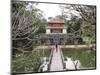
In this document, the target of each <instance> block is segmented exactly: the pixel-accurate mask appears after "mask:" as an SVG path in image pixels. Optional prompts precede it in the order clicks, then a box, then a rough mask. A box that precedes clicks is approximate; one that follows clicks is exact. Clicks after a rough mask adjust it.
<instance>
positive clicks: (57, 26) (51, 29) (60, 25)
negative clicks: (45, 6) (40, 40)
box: [46, 18, 67, 34]
mask: <svg viewBox="0 0 100 75" xmlns="http://www.w3.org/2000/svg"><path fill="white" fill-rule="evenodd" d="M46 34H67V28H66V27H65V25H64V21H63V20H61V19H59V18H53V19H52V20H50V21H49V22H48V26H47V27H46Z"/></svg>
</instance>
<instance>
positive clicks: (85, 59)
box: [62, 48, 96, 68]
mask: <svg viewBox="0 0 100 75" xmlns="http://www.w3.org/2000/svg"><path fill="white" fill-rule="evenodd" d="M62 51H63V54H64V57H66V56H67V57H71V58H72V59H73V60H76V59H78V60H80V62H81V66H82V67H84V68H88V67H96V65H95V64H96V55H95V54H96V52H95V51H91V50H88V49H71V48H69V49H65V48H63V49H62Z"/></svg>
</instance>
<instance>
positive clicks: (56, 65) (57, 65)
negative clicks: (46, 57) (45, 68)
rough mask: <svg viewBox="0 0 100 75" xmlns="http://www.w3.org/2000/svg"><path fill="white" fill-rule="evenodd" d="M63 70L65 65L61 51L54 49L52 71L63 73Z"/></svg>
mask: <svg viewBox="0 0 100 75" xmlns="http://www.w3.org/2000/svg"><path fill="white" fill-rule="evenodd" d="M62 70H63V63H62V59H61V53H60V49H59V47H58V50H57V51H56V48H55V47H54V49H53V57H52V61H51V66H50V71H62Z"/></svg>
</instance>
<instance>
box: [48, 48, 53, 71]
mask: <svg viewBox="0 0 100 75" xmlns="http://www.w3.org/2000/svg"><path fill="white" fill-rule="evenodd" d="M52 57H53V48H52V49H51V53H50V57H49V62H48V71H49V70H50V66H51V62H52Z"/></svg>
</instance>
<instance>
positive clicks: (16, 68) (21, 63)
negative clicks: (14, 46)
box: [12, 49, 50, 73]
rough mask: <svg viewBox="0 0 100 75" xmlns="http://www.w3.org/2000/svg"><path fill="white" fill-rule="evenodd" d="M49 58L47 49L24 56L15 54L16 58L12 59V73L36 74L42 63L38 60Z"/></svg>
mask: <svg viewBox="0 0 100 75" xmlns="http://www.w3.org/2000/svg"><path fill="white" fill-rule="evenodd" d="M18 55H19V56H18ZM49 56H50V50H49V49H44V50H42V49H41V50H36V51H32V52H28V53H24V54H22V53H20V54H17V57H14V58H13V59H12V71H13V72H14V73H28V72H38V69H39V67H40V65H41V63H42V62H41V60H40V59H41V57H47V58H49Z"/></svg>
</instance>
